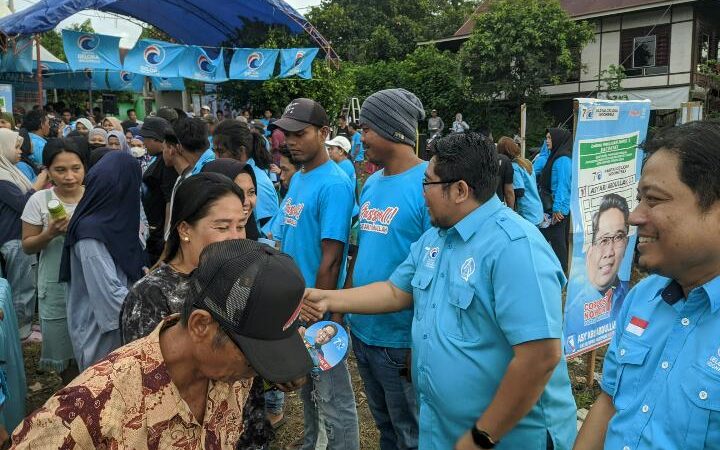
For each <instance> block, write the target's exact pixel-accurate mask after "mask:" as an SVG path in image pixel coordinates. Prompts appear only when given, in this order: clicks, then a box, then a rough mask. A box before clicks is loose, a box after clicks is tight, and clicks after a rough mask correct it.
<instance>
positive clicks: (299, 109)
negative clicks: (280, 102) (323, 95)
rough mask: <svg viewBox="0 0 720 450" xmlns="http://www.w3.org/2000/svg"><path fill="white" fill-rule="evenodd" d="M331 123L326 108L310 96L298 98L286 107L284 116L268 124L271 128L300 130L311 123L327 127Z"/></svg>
mask: <svg viewBox="0 0 720 450" xmlns="http://www.w3.org/2000/svg"><path fill="white" fill-rule="evenodd" d="M329 124H330V122H329V120H328V116H327V113H326V112H325V108H323V107H322V105H320V103H318V102H316V101H315V100H311V99H309V98H296V99H295V100H293V101H291V102H290V104H289V105H287V106H286V107H285V111H284V112H283V115H282V117H281V118H280V119H279V120H276V121H275V122H273V123H271V124H270V125H269V126H268V129H269V130H274V129H275V128H280V129H281V130H283V131H300V130H304V129H305V128H307V127H308V126H309V125H315V126H316V127H326V126H328V125H329Z"/></svg>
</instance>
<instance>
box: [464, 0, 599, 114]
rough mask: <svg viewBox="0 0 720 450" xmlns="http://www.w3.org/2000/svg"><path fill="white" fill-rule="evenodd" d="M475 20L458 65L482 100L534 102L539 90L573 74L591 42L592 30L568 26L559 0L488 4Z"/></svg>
mask: <svg viewBox="0 0 720 450" xmlns="http://www.w3.org/2000/svg"><path fill="white" fill-rule="evenodd" d="M475 19H476V26H475V28H474V30H473V33H472V35H471V37H470V39H469V40H468V41H467V42H466V43H465V44H464V45H463V48H462V49H461V52H460V65H461V68H462V71H463V73H464V74H465V75H466V76H467V77H468V78H469V81H470V85H471V86H472V91H473V94H475V95H477V96H478V97H479V98H480V99H482V100H492V99H498V98H505V99H507V100H510V101H511V102H513V103H516V104H520V103H524V102H527V101H528V100H534V99H538V98H539V97H540V89H541V87H542V86H543V85H545V84H547V83H548V82H553V83H560V82H562V81H564V80H566V79H567V78H568V77H569V76H571V75H572V73H573V72H574V71H576V70H577V68H578V67H579V65H580V61H579V58H578V57H577V56H578V55H579V52H580V49H582V48H583V47H584V46H585V45H586V44H587V43H588V42H590V41H591V40H592V39H593V37H594V34H593V29H592V28H591V26H590V25H589V24H587V23H585V22H574V21H572V20H571V19H570V17H569V16H568V15H567V13H566V12H565V11H564V10H563V9H562V7H561V6H560V3H559V1H558V0H492V1H491V2H489V8H488V10H487V11H486V12H483V13H482V14H479V15H477V17H476V18H475Z"/></svg>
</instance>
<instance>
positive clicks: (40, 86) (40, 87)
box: [35, 34, 43, 108]
mask: <svg viewBox="0 0 720 450" xmlns="http://www.w3.org/2000/svg"><path fill="white" fill-rule="evenodd" d="M35 50H36V52H35V54H36V57H37V61H36V62H37V83H38V100H37V103H38V105H40V107H41V108H42V106H43V77H42V70H40V35H39V34H36V35H35Z"/></svg>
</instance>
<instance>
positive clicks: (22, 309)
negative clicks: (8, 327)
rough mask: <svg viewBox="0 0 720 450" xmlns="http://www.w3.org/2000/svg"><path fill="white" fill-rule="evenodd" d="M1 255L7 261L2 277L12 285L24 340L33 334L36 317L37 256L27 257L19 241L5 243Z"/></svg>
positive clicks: (21, 337)
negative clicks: (34, 318)
mask: <svg viewBox="0 0 720 450" xmlns="http://www.w3.org/2000/svg"><path fill="white" fill-rule="evenodd" d="M0 253H1V254H2V258H3V260H4V261H5V273H0V276H2V277H3V278H5V279H6V280H7V281H8V283H10V289H11V290H12V298H13V306H15V315H16V316H17V323H18V330H19V334H20V339H24V338H26V337H28V336H29V335H30V333H31V332H32V330H31V326H32V321H33V316H34V315H35V301H36V297H35V271H34V270H33V266H34V265H35V263H36V262H37V258H36V257H35V255H26V254H25V252H23V249H22V244H21V242H20V240H19V239H16V240H12V241H8V242H6V243H4V244H3V245H2V247H0ZM0 272H2V271H0Z"/></svg>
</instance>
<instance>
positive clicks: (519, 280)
mask: <svg viewBox="0 0 720 450" xmlns="http://www.w3.org/2000/svg"><path fill="white" fill-rule="evenodd" d="M390 281H391V282H392V283H393V284H394V285H395V286H397V287H398V288H400V289H402V290H404V291H406V292H412V294H413V300H414V318H413V323H412V336H411V339H412V349H413V353H412V357H413V362H412V363H413V370H412V373H413V376H414V381H415V386H416V389H417V392H418V404H419V408H420V415H419V423H420V437H419V438H420V439H419V441H420V449H421V450H423V449H424V450H430V449H448V448H452V447H453V446H454V445H455V442H456V441H457V439H459V438H460V436H462V434H463V433H465V432H466V431H467V430H469V429H470V428H471V427H472V426H473V424H474V423H475V421H476V420H477V419H478V418H479V417H480V416H481V415H482V414H483V413H484V411H485V410H486V409H487V407H488V406H489V405H490V403H491V402H492V399H493V397H494V396H495V393H496V391H497V389H498V386H499V385H500V382H501V380H502V378H503V377H504V376H505V372H506V369H507V366H508V364H509V363H510V361H511V360H512V358H513V355H514V353H513V346H514V345H518V344H522V343H525V342H529V341H534V340H539V339H560V337H561V335H562V312H561V307H560V305H561V290H562V286H563V285H564V284H565V276H564V275H563V272H562V269H561V268H560V265H559V264H558V262H557V259H556V258H555V256H554V254H553V252H552V249H551V248H550V246H549V245H548V243H547V242H546V241H545V239H544V238H543V237H542V235H541V234H540V231H539V230H538V229H537V228H536V227H535V226H534V225H532V224H531V223H530V222H528V221H526V220H524V219H522V218H521V217H520V216H519V215H517V214H515V213H514V212H513V211H512V210H510V209H509V208H507V207H505V206H503V205H502V203H501V202H500V200H499V199H498V198H497V197H496V196H493V197H492V198H491V199H490V200H488V201H487V202H486V203H484V204H483V205H482V206H480V207H478V208H477V209H475V211H473V212H472V213H470V214H469V215H467V216H466V217H465V218H464V219H462V220H461V221H460V222H458V223H457V224H456V225H455V226H453V227H452V228H450V229H448V230H446V231H444V230H440V229H438V228H431V229H430V230H428V231H427V232H426V233H425V234H423V236H422V237H421V238H420V239H419V240H418V241H417V242H416V243H414V244H413V245H412V247H411V249H410V255H409V256H408V257H407V259H406V260H405V262H403V263H402V264H401V265H400V266H399V267H398V268H397V269H396V271H395V273H393V275H392V276H391V277H390ZM575 416H576V409H575V401H574V399H573V397H572V393H571V389H570V380H569V377H568V372H567V366H566V364H565V361H564V359H563V360H562V361H561V362H560V364H558V366H557V368H556V369H555V371H554V372H553V374H552V376H551V378H550V381H549V382H548V383H547V385H546V387H545V390H544V391H543V394H542V396H541V397H540V400H539V401H538V402H537V404H535V405H534V406H533V408H532V409H531V411H530V412H529V413H528V414H527V415H526V416H525V417H524V418H523V419H521V420H520V422H518V424H517V425H516V426H515V428H513V429H512V430H511V431H510V432H509V433H508V434H507V435H505V436H504V437H503V438H502V439H501V442H500V444H499V445H498V446H497V448H498V449H520V448H522V449H525V448H528V449H529V448H537V449H540V448H545V445H546V443H547V434H548V433H550V436H551V437H552V439H553V442H554V445H555V448H556V449H569V448H570V447H571V446H572V443H573V441H574V440H575V434H576V418H575Z"/></svg>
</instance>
